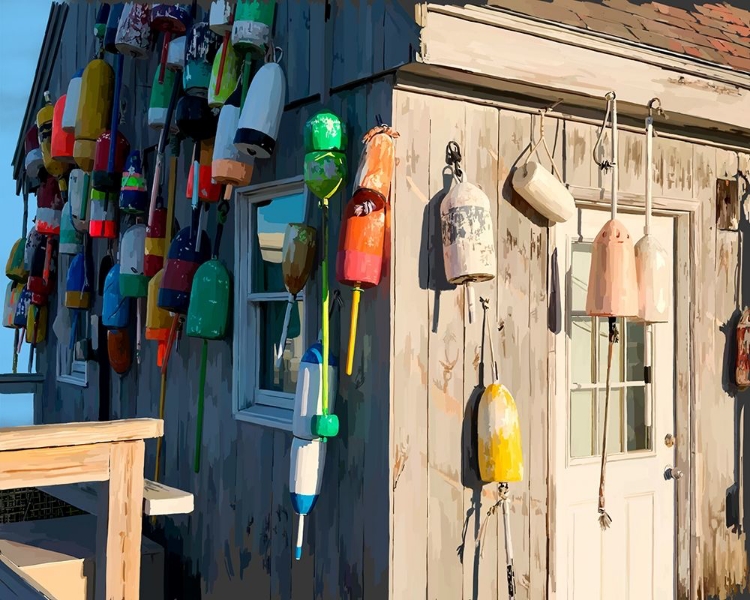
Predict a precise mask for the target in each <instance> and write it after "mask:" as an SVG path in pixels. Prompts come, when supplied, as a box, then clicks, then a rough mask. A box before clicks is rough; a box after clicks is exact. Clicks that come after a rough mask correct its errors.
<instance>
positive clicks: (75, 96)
mask: <svg viewBox="0 0 750 600" xmlns="http://www.w3.org/2000/svg"><path fill="white" fill-rule="evenodd" d="M105 6H108V5H105ZM82 79H83V69H81V70H79V71H77V72H76V74H75V75H73V78H72V79H71V80H70V83H68V93H67V94H65V109H64V110H63V114H62V128H63V130H64V131H67V132H68V133H72V134H73V138H74V143H75V133H76V115H77V114H78V104H79V103H80V101H81V81H82Z"/></svg>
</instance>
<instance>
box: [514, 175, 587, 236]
mask: <svg viewBox="0 0 750 600" xmlns="http://www.w3.org/2000/svg"><path fill="white" fill-rule="evenodd" d="M513 188H514V189H515V190H516V192H518V195H519V196H521V198H523V199H524V200H526V202H528V203H529V204H530V205H531V207H532V208H533V209H534V210H536V211H537V212H538V213H539V214H541V215H542V216H543V217H545V218H547V219H548V220H549V221H552V222H553V223H563V222H565V221H567V220H568V219H570V218H571V217H572V216H573V215H574V214H575V212H576V203H575V199H574V198H573V194H571V193H570V192H569V191H568V188H566V187H565V185H564V184H563V183H562V182H561V181H560V180H559V179H558V178H557V177H555V176H554V175H553V174H552V173H550V172H549V171H548V170H547V169H545V168H544V167H543V166H542V165H541V164H539V163H538V162H535V161H529V162H528V163H527V164H525V165H523V166H521V167H518V169H516V172H515V173H514V175H513Z"/></svg>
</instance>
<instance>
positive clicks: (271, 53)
mask: <svg viewBox="0 0 750 600" xmlns="http://www.w3.org/2000/svg"><path fill="white" fill-rule="evenodd" d="M274 41H275V40H273V39H272V40H271V43H270V44H268V49H267V50H266V54H265V56H264V57H263V61H264V62H265V63H266V64H268V63H271V62H274V63H277V64H278V63H280V62H281V59H282V57H283V56H284V49H283V48H282V47H281V46H274Z"/></svg>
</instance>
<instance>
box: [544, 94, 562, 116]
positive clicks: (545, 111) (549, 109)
mask: <svg viewBox="0 0 750 600" xmlns="http://www.w3.org/2000/svg"><path fill="white" fill-rule="evenodd" d="M562 102H563V99H562V98H560V99H559V100H558V101H557V102H555V103H554V104H551V105H549V106H548V107H547V108H543V109H541V110H540V111H539V112H540V114H542V116H544V113H548V112H552V111H553V110H555V109H556V108H557V107H558V106H560V105H561V104H562Z"/></svg>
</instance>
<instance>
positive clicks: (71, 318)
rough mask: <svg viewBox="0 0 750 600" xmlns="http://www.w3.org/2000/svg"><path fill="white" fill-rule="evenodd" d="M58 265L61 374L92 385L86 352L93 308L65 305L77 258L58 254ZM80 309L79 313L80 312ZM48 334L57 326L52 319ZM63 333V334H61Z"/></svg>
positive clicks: (69, 380) (67, 379) (68, 379)
mask: <svg viewBox="0 0 750 600" xmlns="http://www.w3.org/2000/svg"><path fill="white" fill-rule="evenodd" d="M57 256H58V259H57V261H58V268H57V293H56V296H57V302H58V304H57V314H58V319H60V323H59V324H58V326H59V328H58V330H57V331H56V332H55V333H56V334H57V335H58V340H57V344H56V348H57V378H58V380H60V381H63V382H65V383H72V384H74V385H80V386H86V385H88V363H87V361H86V357H85V355H84V353H85V352H86V348H87V347H88V346H89V344H90V341H89V340H90V337H91V332H90V330H91V313H90V312H89V311H84V310H80V311H72V310H71V309H69V308H66V307H65V304H64V299H65V280H66V278H67V274H68V268H69V267H70V261H71V260H72V259H73V257H72V256H70V255H68V254H58V255H57ZM76 313H77V314H76ZM73 327H75V340H74V346H73V348H71V347H70V341H71V340H70V336H71V333H72V328H73ZM47 328H48V329H47V335H50V332H51V330H52V328H53V323H52V322H49V321H48V324H47ZM60 335H62V337H60Z"/></svg>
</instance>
